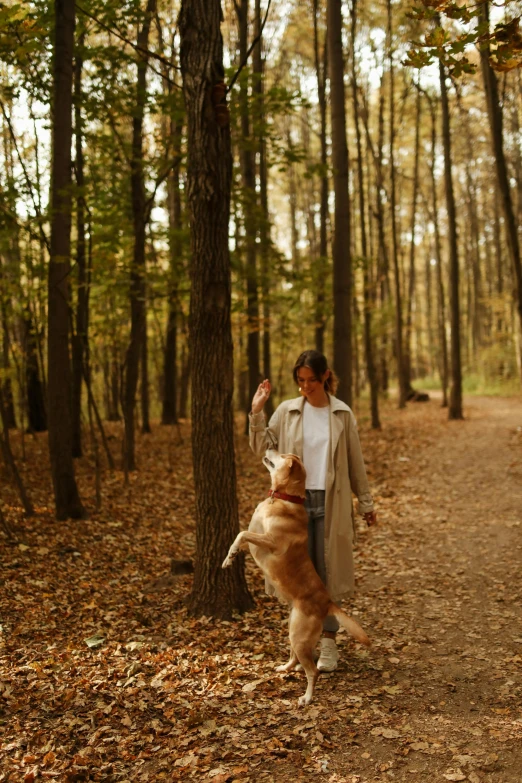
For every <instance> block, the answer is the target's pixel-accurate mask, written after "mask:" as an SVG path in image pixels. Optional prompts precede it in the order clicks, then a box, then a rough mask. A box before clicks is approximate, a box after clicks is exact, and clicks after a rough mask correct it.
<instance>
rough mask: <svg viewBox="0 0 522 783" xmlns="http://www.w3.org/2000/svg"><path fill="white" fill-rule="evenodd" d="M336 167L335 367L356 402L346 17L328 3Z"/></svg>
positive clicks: (343, 395) (335, 3) (337, 0)
mask: <svg viewBox="0 0 522 783" xmlns="http://www.w3.org/2000/svg"><path fill="white" fill-rule="evenodd" d="M326 10H327V40H328V58H329V62H328V65H329V75H330V111H331V133H332V166H333V182H334V193H335V212H334V232H333V242H332V257H333V309H334V328H333V331H334V334H333V367H334V369H335V372H336V373H337V375H338V376H339V378H340V386H339V392H338V396H339V398H340V399H341V400H343V402H346V403H347V404H348V405H351V402H352V347H351V331H352V257H351V226H350V199H349V183H348V145H347V142H346V112H345V94H344V54H343V40H342V31H343V16H342V7H341V0H327V5H326Z"/></svg>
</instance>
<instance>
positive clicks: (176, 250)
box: [161, 119, 182, 424]
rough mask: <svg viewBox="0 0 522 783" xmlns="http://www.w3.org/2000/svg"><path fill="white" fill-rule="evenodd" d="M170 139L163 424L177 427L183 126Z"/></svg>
mask: <svg viewBox="0 0 522 783" xmlns="http://www.w3.org/2000/svg"><path fill="white" fill-rule="evenodd" d="M170 135H171V139H172V144H173V147H174V155H175V157H176V163H175V165H174V167H173V169H172V171H171V173H170V175H169V177H168V179H167V199H168V214H169V256H170V284H169V314H168V321H167V334H166V338H165V356H164V363H163V408H162V413H161V423H162V424H176V423H177V421H178V415H177V406H176V399H177V359H178V308H179V298H178V276H179V274H180V266H181V261H182V259H181V253H182V244H181V239H180V232H181V229H182V218H181V192H180V179H179V178H180V160H181V123H180V122H179V121H178V120H174V119H172V120H171V129H170Z"/></svg>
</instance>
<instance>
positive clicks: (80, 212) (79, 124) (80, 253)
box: [72, 33, 89, 457]
mask: <svg viewBox="0 0 522 783" xmlns="http://www.w3.org/2000/svg"><path fill="white" fill-rule="evenodd" d="M84 39H85V35H84V34H83V33H82V35H80V37H79V39H78V49H80V48H81V47H83V44H84ZM74 66H75V67H74V99H75V103H74V140H75V146H76V162H75V170H76V185H77V188H78V194H77V197H76V268H77V272H78V289H77V290H78V295H77V304H76V331H75V333H74V334H73V335H72V455H73V457H81V456H82V428H81V415H82V382H83V373H84V366H83V363H84V348H85V346H86V344H87V328H88V320H89V293H88V286H87V265H86V260H85V259H86V252H85V193H84V188H85V177H84V167H83V120H82V97H83V96H82V69H83V59H82V55H81V52H80V51H78V52H77V53H76V57H75V63H74Z"/></svg>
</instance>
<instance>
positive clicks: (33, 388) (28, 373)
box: [24, 308, 47, 432]
mask: <svg viewBox="0 0 522 783" xmlns="http://www.w3.org/2000/svg"><path fill="white" fill-rule="evenodd" d="M24 332H25V333H24V353H25V384H26V394H27V420H28V425H29V431H30V432H45V431H46V430H47V411H46V406H45V394H44V389H43V384H42V381H41V379H40V365H39V362H38V347H37V340H38V336H37V334H36V329H35V326H34V322H33V319H32V316H31V311H30V310H29V308H27V309H26V315H25V318H24Z"/></svg>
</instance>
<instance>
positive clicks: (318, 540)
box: [304, 489, 339, 633]
mask: <svg viewBox="0 0 522 783" xmlns="http://www.w3.org/2000/svg"><path fill="white" fill-rule="evenodd" d="M324 502H325V491H324V489H307V490H306V499H305V504H304V506H305V509H306V513H307V514H308V554H309V555H310V560H311V561H312V563H313V564H314V566H315V570H316V571H317V573H318V574H319V576H320V577H321V581H322V582H323V584H324V585H326V561H325V557H324ZM338 630H339V623H338V622H337V620H336V619H335V617H333V615H328V617H325V620H324V622H323V631H330V632H331V633H337V631H338Z"/></svg>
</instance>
